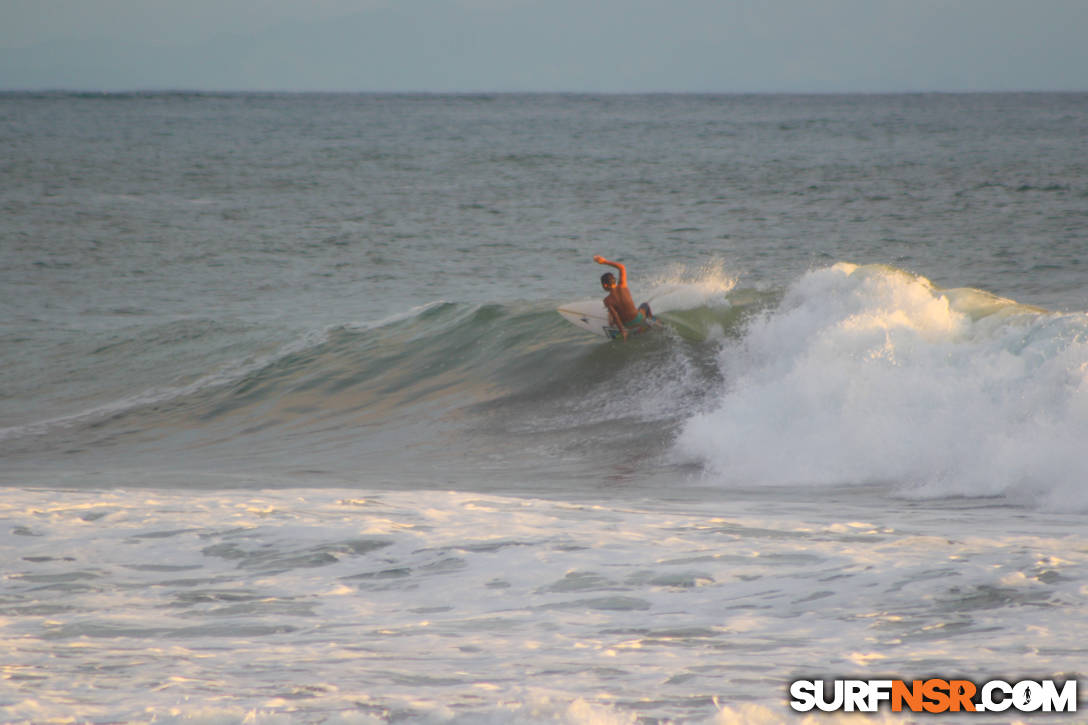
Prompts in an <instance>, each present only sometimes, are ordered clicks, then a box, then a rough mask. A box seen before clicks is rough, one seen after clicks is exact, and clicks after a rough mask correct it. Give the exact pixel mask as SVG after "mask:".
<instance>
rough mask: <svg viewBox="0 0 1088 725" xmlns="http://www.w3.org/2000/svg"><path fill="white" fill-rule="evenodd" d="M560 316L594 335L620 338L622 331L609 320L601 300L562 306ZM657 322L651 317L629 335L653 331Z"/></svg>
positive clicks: (629, 332) (570, 303) (630, 330)
mask: <svg viewBox="0 0 1088 725" xmlns="http://www.w3.org/2000/svg"><path fill="white" fill-rule="evenodd" d="M558 312H559V314H560V315H562V316H563V318H564V319H565V320H567V321H568V322H570V323H571V324H573V325H575V326H577V327H580V328H582V329H583V330H585V331H587V332H592V333H593V334H594V335H600V336H601V337H606V338H608V339H610V340H611V339H614V338H617V337H620V331H619V330H618V329H617V328H616V327H615V326H614V325H613V324H611V322H610V321H609V319H608V310H607V309H605V306H604V302H602V301H600V300H581V301H578V302H568V303H566V304H565V305H560V306H559V310H558ZM656 324H657V320H656V319H654V318H653V317H651V318H650V319H649V320H647V321H646V322H645V323H644V324H642V325H639V326H638V327H636V328H634V329H628V330H627V334H628V335H639V334H641V333H643V332H646V331H647V330H652V329H653V328H654V326H655V325H656Z"/></svg>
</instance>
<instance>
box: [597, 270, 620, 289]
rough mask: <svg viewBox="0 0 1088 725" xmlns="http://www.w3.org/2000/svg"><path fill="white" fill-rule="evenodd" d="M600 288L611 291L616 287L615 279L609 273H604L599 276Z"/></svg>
mask: <svg viewBox="0 0 1088 725" xmlns="http://www.w3.org/2000/svg"><path fill="white" fill-rule="evenodd" d="M601 286H602V287H604V288H605V289H612V288H613V287H615V286H616V277H615V276H614V275H613V274H612V273H611V272H605V273H604V274H602V275H601Z"/></svg>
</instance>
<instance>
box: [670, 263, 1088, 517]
mask: <svg viewBox="0 0 1088 725" xmlns="http://www.w3.org/2000/svg"><path fill="white" fill-rule="evenodd" d="M1086 341H1088V317H1086V316H1085V315H1083V314H1068V315H1059V314H1050V313H1044V312H1040V311H1038V310H1036V309H1032V308H1027V307H1022V306H1018V305H1016V304H1015V303H1013V302H1011V301H1009V300H1003V299H1001V298H997V297H993V296H988V295H986V294H983V293H979V294H968V293H967V292H964V291H962V290H961V291H956V292H954V293H952V294H946V293H944V292H942V291H941V290H939V289H937V288H935V287H934V286H933V285H932V284H931V283H930V282H929V281H928V280H926V279H924V278H922V277H917V276H914V275H911V274H908V273H906V272H903V271H902V270H897V269H894V268H890V267H884V266H864V267H858V266H855V265H850V264H838V265H835V266H833V267H830V268H826V269H821V270H816V271H813V272H810V273H808V274H806V275H804V276H803V277H802V278H801V279H800V280H798V281H797V283H796V284H794V285H793V286H792V287H791V288H790V290H789V291H788V292H787V294H786V296H785V298H784V299H783V301H782V303H781V305H780V306H779V307H778V308H777V309H775V310H773V311H771V312H768V313H766V314H764V315H762V316H759V317H757V318H755V319H753V320H752V322H751V323H750V325H749V326H748V328H747V330H746V332H745V334H744V336H743V338H742V339H741V340H740V341H735V340H734V341H729V340H726V341H724V342H723V345H722V349H721V352H720V354H719V358H718V361H719V365H720V366H721V369H722V375H723V379H724V380H725V383H724V385H723V388H722V390H721V391H720V393H719V395H718V400H717V402H716V403H715V404H714V405H712V406H711V408H710V409H709V410H707V411H704V412H700V413H698V414H696V415H694V416H692V417H691V419H690V420H688V421H687V422H686V423H685V424H684V425H683V427H682V430H681V433H680V435H679V437H678V440H677V448H678V450H679V451H680V452H681V453H682V454H683V455H688V456H691V457H693V458H695V459H697V460H699V461H702V462H703V463H704V464H705V466H706V468H707V470H708V471H709V472H711V474H712V475H713V477H714V478H715V479H716V480H718V481H720V482H723V483H730V482H733V483H739V482H757V483H761V484H813V485H817V484H825V485H826V484H866V483H872V482H882V483H891V484H894V486H895V487H896V488H897V490H899V491H900V492H902V493H904V494H908V495H914V496H924V497H935V496H948V495H957V496H967V497H980V496H982V497H984V496H1007V497H1008V498H1009V499H1010V500H1013V501H1018V502H1027V501H1030V502H1032V503H1033V504H1035V505H1039V506H1042V507H1045V508H1053V509H1062V510H1068V509H1070V508H1073V509H1076V510H1084V509H1086V508H1088V495H1085V494H1084V493H1083V492H1082V491H1081V484H1082V483H1083V481H1084V480H1085V479H1086V478H1088V461H1085V459H1084V457H1083V456H1082V455H1081V454H1080V452H1081V450H1082V446H1083V441H1084V440H1085V438H1086V437H1088V384H1086V377H1085V375H1086V370H1088V344H1086Z"/></svg>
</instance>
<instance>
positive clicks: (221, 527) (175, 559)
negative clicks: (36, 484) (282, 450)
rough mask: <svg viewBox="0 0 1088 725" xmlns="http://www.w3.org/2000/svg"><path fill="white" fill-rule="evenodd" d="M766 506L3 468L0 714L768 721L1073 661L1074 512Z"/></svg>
mask: <svg viewBox="0 0 1088 725" xmlns="http://www.w3.org/2000/svg"><path fill="white" fill-rule="evenodd" d="M770 503H771V502H769V501H768V500H766V499H757V500H747V501H746V500H736V499H735V498H731V499H729V500H725V499H721V500H718V501H716V502H702V503H699V504H697V505H694V506H691V507H688V506H684V505H678V504H676V505H661V504H653V503H648V502H647V505H643V504H637V503H634V502H631V503H629V504H625V505H622V506H617V505H614V504H608V503H597V504H594V503H589V502H587V503H577V502H565V501H546V500H539V499H518V498H511V497H504V496H487V495H479V494H472V493H458V492H436V491H431V492H425V491H408V492H400V493H396V492H383V491H368V490H335V489H326V490H287V489H281V490H276V491H228V490H219V491H214V492H203V493H202V492H193V491H183V492H179V493H174V492H171V491H150V490H144V491H123V490H112V491H104V492H103V491H91V490H83V491H71V490H68V491H44V490H36V491H32V490H19V489H10V490H8V492H7V493H6V495H5V497H4V499H3V501H2V503H0V531H3V532H4V533H6V536H4V537H3V538H0V556H3V560H4V561H5V562H8V564H7V567H6V570H5V575H4V588H5V591H4V602H3V605H4V607H3V610H2V617H3V619H2V620H0V647H3V648H4V651H5V652H6V653H7V656H6V662H5V663H4V664H3V665H0V674H2V675H3V677H0V720H3V721H23V720H27V721H32V722H44V721H52V720H64V719H78V720H84V719H90V720H95V721H111V722H113V721H122V722H147V721H152V722H171V723H221V722H222V723H227V722H230V723H234V722H255V723H279V722H288V721H289V722H313V723H329V722H343V723H379V722H406V723H426V724H433V723H450V724H453V725H459V724H462V723H463V724H466V725H470V724H472V725H474V724H475V723H496V724H499V723H538V722H539V723H572V724H591V723H593V724H601V725H607V724H610V723H630V722H635V721H636V719H637V718H642V719H649V720H652V719H659V720H672V721H681V722H689V723H717V722H721V723H765V722H780V721H783V720H787V719H790V718H789V711H788V707H787V706H786V704H785V702H784V699H785V687H786V684H787V683H788V682H789V681H791V680H792V679H796V678H797V677H798V676H799V675H802V674H806V675H811V674H813V673H817V672H822V671H830V670H834V671H835V672H837V673H839V674H843V675H847V674H852V675H858V676H861V675H874V674H880V673H895V674H899V675H902V676H905V677H908V678H909V677H911V676H914V675H932V674H935V673H945V674H948V673H952V674H961V673H966V674H970V675H972V676H974V677H977V678H981V677H985V676H989V675H1002V676H1005V677H1014V676H1016V675H1018V674H1032V675H1035V676H1039V675H1041V674H1045V673H1058V672H1074V671H1076V667H1077V666H1078V665H1079V664H1082V663H1083V662H1084V657H1085V650H1084V639H1083V637H1078V636H1076V635H1077V634H1078V633H1082V632H1083V631H1084V628H1085V625H1086V621H1085V616H1086V615H1085V611H1084V608H1083V607H1082V606H1080V603H1081V602H1082V600H1083V588H1084V587H1085V572H1086V571H1088V566H1086V564H1088V561H1086V557H1088V553H1086V552H1088V548H1086V547H1085V539H1084V532H1083V526H1082V518H1081V517H1073V516H1068V517H1060V516H1044V515H1043V514H1038V513H1032V512H1026V513H1023V514H1022V515H1019V516H1018V517H1017V524H1016V525H1017V526H1021V527H1022V528H1023V529H1024V530H1025V531H1028V532H1030V533H1021V534H1017V533H1011V532H1010V527H1009V521H1010V519H1009V517H1007V516H996V517H989V518H987V519H986V520H980V521H973V522H972V523H971V524H970V526H969V528H970V530H971V534H970V535H969V536H965V535H956V534H954V533H950V531H963V530H964V529H966V528H968V526H967V524H966V522H967V520H968V517H972V516H973V514H972V513H970V512H969V511H965V512H963V513H962V515H961V518H960V519H958V520H955V521H952V523H951V524H950V519H949V515H950V514H949V513H948V512H947V511H946V510H944V509H943V508H942V507H933V508H927V507H925V506H918V505H909V506H908V505H906V504H904V505H902V506H900V508H899V509H894V508H893V507H892V506H887V505H884V504H886V503H887V502H884V504H882V505H881V506H880V507H874V506H873V505H872V504H871V503H867V502H864V501H850V502H844V503H842V504H841V505H837V506H834V507H829V506H826V505H824V504H822V503H820V502H810V503H804V502H798V501H790V500H788V499H782V500H778V501H775V502H773V506H770V505H769V504H770ZM893 505H894V502H893ZM769 511H773V514H768V512H769ZM1071 635H1073V636H1071ZM1011 653H1015V654H1016V658H1015V660H1016V662H1015V664H1013V665H1010V658H1011Z"/></svg>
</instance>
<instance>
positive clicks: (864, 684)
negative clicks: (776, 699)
mask: <svg viewBox="0 0 1088 725" xmlns="http://www.w3.org/2000/svg"><path fill="white" fill-rule="evenodd" d="M790 698H791V700H790V707H792V708H793V709H794V710H796V711H798V712H809V711H810V710H812V709H814V708H815V709H818V710H822V711H823V712H834V711H836V710H842V711H845V712H876V711H877V710H878V709H879V708H880V706H881V705H882V704H883V703H888V705H889V706H890V707H891V710H892V712H903V711H904V710H906V711H909V712H929V713H942V712H1004V711H1006V710H1009V709H1010V708H1011V709H1014V710H1018V711H1019V712H1076V711H1077V681H1076V680H1067V681H1066V682H1063V683H1061V685H1059V684H1058V683H1057V682H1055V681H1054V680H1039V681H1036V680H1021V681H1020V682H1014V683H1010V682H1005V681H1004V680H990V681H989V682H984V683H982V684H975V683H974V682H971V681H970V680H944V679H940V678H930V679H928V680H912V681H910V682H907V681H905V680H832V681H828V682H825V681H824V680H797V681H795V682H792V683H791V684H790Z"/></svg>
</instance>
